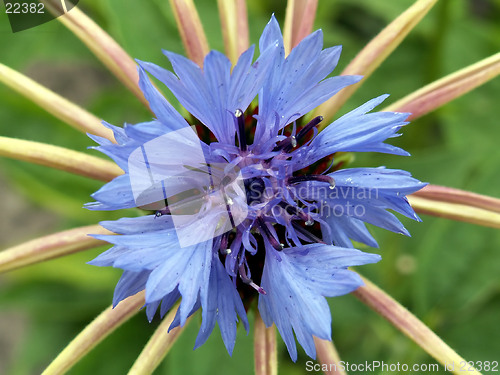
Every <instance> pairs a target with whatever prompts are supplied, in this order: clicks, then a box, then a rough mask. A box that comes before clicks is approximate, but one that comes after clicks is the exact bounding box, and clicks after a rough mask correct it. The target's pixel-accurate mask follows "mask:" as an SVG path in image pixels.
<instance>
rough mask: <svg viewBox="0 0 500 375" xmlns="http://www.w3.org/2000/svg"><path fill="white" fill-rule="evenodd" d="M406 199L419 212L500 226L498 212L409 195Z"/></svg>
mask: <svg viewBox="0 0 500 375" xmlns="http://www.w3.org/2000/svg"><path fill="white" fill-rule="evenodd" d="M408 201H409V202H410V204H411V205H412V207H413V209H414V210H415V211H416V212H418V213H421V214H426V215H432V216H437V217H444V218H447V219H452V220H458V221H465V222H467V223H472V224H478V225H482V226H485V227H491V228H500V213H498V212H492V211H489V210H487V209H483V208H477V207H474V206H469V205H465V204H459V203H449V202H442V201H438V200H434V199H428V198H423V197H421V196H415V195H410V196H408Z"/></svg>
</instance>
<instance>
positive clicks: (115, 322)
mask: <svg viewBox="0 0 500 375" xmlns="http://www.w3.org/2000/svg"><path fill="white" fill-rule="evenodd" d="M142 306H144V292H139V293H137V294H136V295H135V296H132V297H129V298H127V299H126V300H124V301H122V302H120V303H119V304H118V306H116V307H115V308H114V309H113V308H112V307H111V306H110V307H108V308H107V309H106V310H104V311H103V312H102V313H101V314H100V315H99V316H98V317H97V318H95V319H94V321H92V323H90V324H89V325H88V326H87V327H85V329H84V330H83V331H82V332H80V333H79V334H78V336H76V337H75V338H74V339H73V341H71V342H70V343H69V345H68V346H67V347H66V348H65V349H64V350H63V351H62V352H61V353H59V355H58V356H57V357H56V359H54V361H53V362H52V363H51V364H50V365H49V367H47V368H46V369H45V371H44V372H43V373H42V375H59V374H65V373H66V372H67V371H68V370H69V369H70V368H71V367H73V366H74V365H75V364H76V363H77V362H78V361H79V360H80V359H82V358H83V357H84V356H85V355H86V354H87V353H88V352H90V351H91V350H92V349H93V348H94V347H96V346H97V344H99V343H100V342H101V341H102V340H104V339H105V338H106V337H107V336H108V335H109V334H111V333H112V332H113V331H114V330H115V329H117V328H118V327H119V326H120V325H122V324H123V323H124V322H126V321H127V320H128V319H130V318H131V317H132V316H134V315H135V314H136V313H137V312H138V311H139V310H140V308H141V307H142Z"/></svg>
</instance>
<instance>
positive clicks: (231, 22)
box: [217, 0, 249, 65]
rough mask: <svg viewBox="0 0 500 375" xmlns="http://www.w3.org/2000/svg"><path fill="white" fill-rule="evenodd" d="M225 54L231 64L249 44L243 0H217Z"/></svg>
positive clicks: (245, 7)
mask: <svg viewBox="0 0 500 375" xmlns="http://www.w3.org/2000/svg"><path fill="white" fill-rule="evenodd" d="M217 4H218V5H219V16H220V21H221V25H222V36H223V38H224V46H225V50H226V55H227V57H228V58H229V60H231V62H232V63H233V65H235V64H236V62H237V61H238V57H239V56H240V55H241V54H242V53H243V52H244V51H245V50H246V49H248V46H249V37H248V15H247V5H246V1H245V0H217Z"/></svg>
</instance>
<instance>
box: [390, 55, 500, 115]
mask: <svg viewBox="0 0 500 375" xmlns="http://www.w3.org/2000/svg"><path fill="white" fill-rule="evenodd" d="M499 74H500V53H497V54H495V55H493V56H490V57H488V58H486V59H484V60H481V61H479V62H477V63H476V64H473V65H470V66H468V67H466V68H464V69H461V70H459V71H457V72H455V73H452V74H450V75H448V76H446V77H443V78H441V79H439V80H437V81H435V82H433V83H430V84H429V85H427V86H424V87H422V88H421V89H419V90H417V91H415V92H414V93H412V94H410V95H408V96H406V97H404V98H403V99H400V100H398V101H397V102H396V103H394V104H391V105H390V106H389V107H387V108H385V109H384V111H396V112H410V113H411V115H410V117H409V120H412V119H415V118H418V117H420V116H423V115H425V114H426V113H429V112H431V111H433V110H435V109H436V108H439V107H441V106H442V105H444V104H446V103H448V102H451V101H452V100H453V99H455V98H458V97H459V96H462V95H464V94H466V93H467V92H469V91H471V90H473V89H475V88H476V87H478V86H481V85H482V84H484V83H486V82H488V81H490V80H491V79H493V78H495V77H497V76H498V75H499Z"/></svg>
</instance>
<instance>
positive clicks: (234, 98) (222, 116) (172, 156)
mask: <svg viewBox="0 0 500 375" xmlns="http://www.w3.org/2000/svg"><path fill="white" fill-rule="evenodd" d="M322 39H323V38H322V33H321V30H318V31H316V32H314V33H313V34H311V35H309V36H308V37H307V38H305V39H304V40H303V41H302V42H301V43H300V44H299V45H298V46H297V47H296V48H294V49H293V50H292V51H291V53H290V55H289V56H288V57H286V58H285V52H284V48H283V39H282V35H281V31H280V29H279V26H278V23H277V22H276V20H275V18H274V17H273V18H271V21H270V22H269V24H268V25H267V26H266V28H265V30H264V32H263V34H262V36H261V38H260V42H259V49H260V56H259V57H258V58H257V60H256V61H255V62H253V55H254V47H251V48H249V49H248V50H247V51H246V52H244V53H243V54H242V55H241V56H240V58H239V60H238V62H237V64H236V66H235V67H234V68H233V69H232V71H231V63H230V61H229V60H228V59H227V58H226V57H225V56H224V55H223V54H221V53H219V52H216V51H212V52H210V53H209V54H208V55H207V56H206V58H205V61H204V67H203V69H200V68H199V67H198V66H197V65H196V64H194V63H193V62H192V61H190V60H188V59H186V58H184V57H182V56H179V55H177V54H174V53H171V52H167V51H165V55H166V56H167V57H168V59H169V60H170V62H171V64H172V67H173V70H174V72H175V74H174V73H172V72H170V71H168V70H165V69H162V68H160V67H159V66H157V65H154V64H152V63H147V62H141V61H139V68H138V69H139V76H140V87H141V89H142V91H143V92H144V95H145V97H146V98H147V100H148V101H149V103H150V106H151V109H152V110H153V112H154V113H155V115H156V118H155V119H153V120H152V121H150V122H145V123H140V124H136V125H128V124H126V125H125V126H124V127H123V128H119V127H116V126H113V125H110V124H105V125H106V126H108V127H109V128H111V129H112V130H113V132H114V134H115V138H116V141H117V144H113V143H111V142H110V141H108V140H105V139H103V138H100V137H96V136H91V137H92V138H93V139H94V140H95V141H97V142H98V143H99V144H100V146H98V147H96V149H97V150H99V151H101V152H103V153H104V154H106V155H108V156H109V157H111V158H112V159H113V160H114V161H115V162H116V163H117V164H118V165H119V166H120V167H121V168H122V169H123V170H124V172H125V173H124V174H123V175H122V176H120V177H117V178H116V179H114V180H113V181H111V182H110V183H108V184H107V185H105V186H104V187H103V188H101V189H100V190H99V191H97V192H96V193H94V194H93V198H94V199H95V200H96V202H93V203H89V204H88V205H87V207H88V208H89V209H92V210H117V209H123V208H131V207H139V208H141V209H144V210H149V212H151V214H149V215H147V216H142V217H135V218H122V219H120V220H118V221H112V222H102V223H101V225H102V226H103V227H105V228H107V229H109V230H110V231H112V232H114V233H116V234H119V235H117V236H113V235H109V236H107V235H99V236H95V237H97V238H99V239H103V240H105V241H107V242H109V243H111V244H113V245H114V246H113V247H112V248H111V249H110V250H108V251H106V252H104V253H103V254H101V255H99V256H98V257H97V258H96V259H94V260H93V261H91V262H90V263H91V264H93V265H97V266H113V267H117V268H121V269H123V275H122V277H121V279H120V280H119V282H118V284H117V286H116V289H115V294H114V300H113V304H114V305H116V304H118V303H119V302H120V301H122V300H123V299H124V298H126V297H128V296H131V295H133V294H135V293H137V292H139V291H141V290H144V289H145V290H146V313H147V316H148V318H149V320H152V319H153V317H154V315H155V314H156V312H157V310H158V308H159V310H160V315H161V316H162V317H163V316H164V315H165V313H166V312H167V311H169V310H170V309H171V308H172V307H173V306H174V304H175V303H176V302H177V301H178V300H179V299H180V300H181V302H180V306H179V308H178V310H177V315H176V317H175V319H174V322H173V323H172V326H171V328H173V327H176V326H178V325H181V326H182V325H183V324H184V323H185V322H186V320H187V318H188V317H189V316H190V315H191V314H193V313H194V312H196V311H197V310H199V309H201V314H202V323H201V328H200V331H199V334H198V337H197V340H196V344H195V345H196V347H198V346H199V345H201V344H203V343H204V342H205V341H206V339H207V338H208V337H209V335H210V333H211V332H212V330H213V328H214V326H215V323H216V322H217V323H218V325H219V329H220V331H221V334H222V338H223V341H224V343H225V346H226V348H227V350H228V352H229V353H230V354H231V353H232V351H233V348H234V345H235V337H236V328H237V322H238V321H241V322H242V323H243V325H244V327H245V328H246V330H247V331H248V329H249V327H248V320H247V315H246V308H248V302H249V301H250V300H251V299H252V298H254V297H256V296H258V309H259V311H260V314H261V316H262V318H263V320H264V322H265V323H266V325H267V326H270V325H272V324H273V323H274V324H276V327H277V328H278V330H279V332H280V334H281V336H282V338H283V340H284V341H285V343H286V346H287V348H288V351H289V353H290V356H291V357H292V359H293V360H296V358H297V349H296V343H295V338H294V334H295V337H296V339H297V340H298V342H299V343H300V345H301V346H302V347H303V348H304V350H305V351H306V353H307V354H308V355H309V356H311V357H313V358H314V357H315V354H316V353H315V347H314V342H313V335H314V336H317V337H319V338H322V339H326V340H330V339H331V332H330V331H331V316H330V311H329V308H328V304H327V302H326V300H325V297H333V296H338V295H343V294H346V293H350V292H352V291H353V290H355V289H356V288H358V287H359V286H360V285H362V281H361V279H360V278H359V276H358V275H357V274H356V273H354V272H352V271H350V270H348V267H350V266H358V265H363V264H367V263H374V262H377V261H379V260H380V256H379V255H376V254H369V253H364V252H362V251H359V250H356V249H354V248H353V246H354V245H353V243H352V242H351V241H352V240H354V241H356V242H361V243H365V244H367V245H369V246H373V247H376V246H377V243H376V241H375V239H374V238H373V237H372V236H371V235H370V233H369V231H368V230H367V228H366V226H365V223H370V224H373V225H376V226H379V227H382V228H385V229H388V230H390V231H393V232H397V233H402V234H405V235H408V232H407V231H406V229H405V228H404V227H403V225H402V224H401V223H400V222H399V220H398V219H397V218H396V217H395V216H394V215H393V214H392V213H390V212H388V211H387V210H392V211H395V212H398V213H400V214H402V215H404V216H407V217H409V218H412V219H415V220H419V219H418V217H417V216H416V214H415V213H414V211H413V209H412V208H411V206H410V205H409V203H408V201H407V199H406V197H405V196H406V195H407V194H410V193H413V192H415V191H417V190H419V189H420V188H422V187H423V186H424V185H425V184H423V183H421V182H419V181H418V180H416V179H414V178H412V177H411V176H410V174H409V173H407V172H404V171H400V170H390V169H385V168H356V169H343V170H334V171H331V172H330V171H329V170H330V169H331V168H329V169H328V170H327V171H324V170H323V171H319V173H318V172H316V173H315V167H314V166H315V165H317V164H316V162H318V161H320V160H324V159H328V158H330V159H329V160H331V158H332V155H333V158H334V157H335V153H336V152H339V151H359V152H366V151H374V152H384V153H391V154H398V155H406V154H407V153H406V152H405V151H403V150H401V149H399V148H397V147H394V146H391V145H389V144H386V143H384V141H385V140H386V139H387V138H391V137H394V136H396V135H397V131H398V130H399V129H400V128H401V127H402V126H404V125H405V124H407V122H405V120H406V118H407V116H408V114H405V113H392V112H378V113H369V112H370V111H371V110H372V109H373V108H374V107H375V106H377V105H379V104H380V103H381V102H382V101H383V100H384V99H385V97H386V96H380V97H378V98H375V99H373V100H371V101H369V102H367V103H365V104H363V105H362V106H360V107H359V108H357V109H355V110H353V111H351V112H349V113H348V114H346V115H344V116H343V117H341V118H339V119H338V120H336V121H334V122H332V123H331V124H329V125H328V126H326V127H325V129H324V130H323V131H322V132H320V133H319V134H318V132H317V129H316V127H317V125H318V124H319V123H320V122H321V121H322V120H323V119H322V118H321V117H317V118H314V119H312V120H311V121H309V122H308V123H305V121H303V116H304V115H305V114H306V113H307V112H309V111H310V110H312V109H313V108H315V107H317V106H318V105H319V104H321V103H322V102H324V101H325V100H327V99H329V98H330V97H331V96H333V95H334V94H335V93H337V92H338V91H339V90H341V89H342V88H344V87H346V86H348V85H351V84H353V83H356V82H358V81H359V80H360V78H361V77H359V76H338V77H331V78H326V77H327V76H328V75H329V74H330V73H331V72H332V71H333V69H334V68H335V66H336V64H337V61H338V59H339V56H340V51H341V48H340V47H332V48H327V49H324V50H323V49H322ZM146 71H147V72H149V73H150V74H151V75H153V76H154V77H155V78H157V79H158V80H159V81H161V82H162V83H164V84H165V85H166V86H167V87H168V89H169V90H170V91H171V92H172V93H173V94H174V95H175V96H176V98H177V99H178V100H179V102H180V104H181V105H182V106H183V107H184V108H185V109H187V110H188V111H189V112H190V113H191V114H192V115H193V116H194V117H195V118H196V119H197V121H199V123H197V124H195V125H197V126H198V129H201V128H200V125H202V126H204V127H206V128H208V129H209V131H210V133H211V135H212V137H214V139H213V140H212V141H210V139H209V138H207V139H204V141H206V142H204V141H203V140H200V139H199V138H198V136H197V135H196V133H195V131H193V129H192V128H191V127H190V125H189V124H188V122H187V121H186V120H185V119H184V118H183V117H182V116H181V115H180V114H179V113H178V112H177V111H176V110H175V109H174V108H173V107H172V106H171V105H170V104H169V103H168V102H167V101H166V100H165V98H164V97H163V96H162V95H161V94H160V93H159V92H158V90H157V89H156V88H155V87H154V86H153V85H152V84H151V82H150V80H149V78H148V76H147V73H146ZM257 96H258V106H257V107H256V108H257V109H258V110H257V109H255V108H253V107H252V106H251V103H252V101H253V100H254V99H255V98H256V97H257ZM252 114H253V116H252ZM252 138H253V142H251V139H252Z"/></svg>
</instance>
